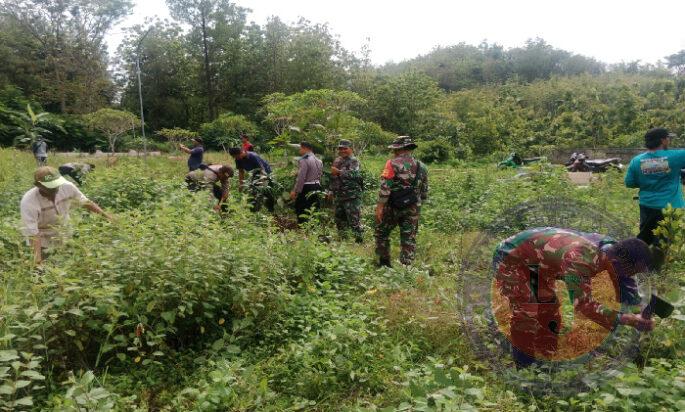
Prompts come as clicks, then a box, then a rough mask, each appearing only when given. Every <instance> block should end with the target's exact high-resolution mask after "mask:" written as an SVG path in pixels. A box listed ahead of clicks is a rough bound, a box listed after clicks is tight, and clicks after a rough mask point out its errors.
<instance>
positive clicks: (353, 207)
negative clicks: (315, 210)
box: [331, 140, 364, 243]
mask: <svg viewBox="0 0 685 412" xmlns="http://www.w3.org/2000/svg"><path fill="white" fill-rule="evenodd" d="M331 175H332V177H331V194H332V195H333V199H334V202H335V225H336V226H337V227H338V232H339V233H340V237H342V238H345V237H346V229H347V228H348V227H349V228H351V229H352V231H353V233H354V239H355V241H356V242H357V243H362V242H363V241H364V231H363V229H362V225H361V210H362V191H363V190H364V188H363V185H362V179H361V174H360V171H359V160H357V158H356V157H354V151H353V150H352V143H351V142H350V141H349V140H341V141H340V143H339V144H338V158H336V159H335V160H334V161H333V166H332V167H331Z"/></svg>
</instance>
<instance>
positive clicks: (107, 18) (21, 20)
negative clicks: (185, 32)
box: [0, 0, 132, 113]
mask: <svg viewBox="0 0 685 412" xmlns="http://www.w3.org/2000/svg"><path fill="white" fill-rule="evenodd" d="M131 8H132V2H131V0H99V1H88V0H0V14H1V15H2V16H4V20H6V21H9V22H11V24H12V27H13V29H14V30H15V33H16V34H15V35H14V36H7V37H5V38H4V39H3V41H4V44H5V47H7V48H9V49H10V50H15V51H16V52H24V53H27V57H28V58H33V59H34V63H33V64H32V65H31V67H30V70H31V72H32V73H35V76H37V77H38V78H40V90H38V91H37V95H38V97H39V98H40V100H41V102H43V103H44V104H45V106H46V107H49V105H56V109H57V110H59V111H60V112H61V113H66V112H76V113H84V112H88V111H91V110H94V109H96V108H97V107H102V106H103V105H104V103H106V102H107V101H108V100H110V99H111V97H112V90H111V89H112V83H111V80H110V78H109V75H108V73H107V58H106V45H105V43H104V38H105V35H106V34H107V32H108V31H109V30H110V29H111V28H112V26H114V25H115V24H116V23H117V22H118V21H120V20H121V19H122V18H123V17H124V16H126V15H127V14H128V13H129V12H130V10H131ZM25 39H30V43H27V41H26V40H25Z"/></svg>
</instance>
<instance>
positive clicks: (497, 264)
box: [493, 228, 654, 366]
mask: <svg viewBox="0 0 685 412" xmlns="http://www.w3.org/2000/svg"><path fill="white" fill-rule="evenodd" d="M651 265H652V257H651V252H650V249H649V247H648V246H647V244H646V243H644V242H643V241H641V240H639V239H627V240H623V241H620V242H616V241H615V240H613V239H611V238H609V237H606V236H603V235H599V234H596V233H582V232H577V231H573V230H567V229H557V228H537V229H530V230H526V231H524V232H521V233H519V234H517V235H514V236H512V237H510V238H508V239H506V240H505V241H503V242H501V243H500V244H499V246H498V247H497V249H496V251H495V256H494V259H493V270H494V271H495V284H496V286H497V291H498V292H499V293H500V294H501V295H503V296H504V297H506V298H507V300H508V301H509V307H510V309H511V312H512V317H511V344H512V346H513V351H514V359H515V361H516V363H517V364H518V365H519V366H527V365H530V364H531V363H533V362H534V361H536V360H548V359H550V358H553V356H554V354H555V353H556V352H557V350H558V339H559V335H560V332H561V331H562V329H568V326H569V325H562V319H561V315H560V313H559V310H560V307H561V304H560V302H559V301H558V300H557V294H556V290H555V288H556V287H555V282H556V281H558V280H561V281H563V282H564V283H565V284H566V286H567V289H568V292H569V293H568V294H569V298H570V301H571V302H572V304H573V309H574V311H578V312H580V313H582V314H583V315H584V316H585V317H586V318H588V319H590V320H591V321H593V322H595V323H597V324H599V325H601V326H602V327H604V328H605V329H607V330H613V329H614V328H615V327H616V326H617V325H619V324H621V325H628V326H631V327H634V328H636V329H638V330H643V331H650V330H652V329H653V328H654V322H653V321H652V320H650V319H644V318H642V317H641V316H640V315H635V314H632V313H620V312H618V311H616V310H613V309H610V308H608V307H606V306H604V305H602V304H601V303H599V302H597V301H596V300H594V299H593V297H592V278H594V277H595V276H596V275H598V274H599V273H602V272H604V271H606V272H608V273H609V276H610V278H611V280H612V283H613V285H614V289H615V298H616V301H618V302H620V303H625V304H628V305H636V304H638V303H639V302H640V296H639V293H638V291H637V284H636V282H635V278H634V277H635V275H636V274H638V273H644V272H647V271H648V270H649V268H650V267H651Z"/></svg>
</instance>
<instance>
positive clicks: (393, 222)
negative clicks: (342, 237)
mask: <svg viewBox="0 0 685 412" xmlns="http://www.w3.org/2000/svg"><path fill="white" fill-rule="evenodd" d="M416 147H417V146H416V144H415V143H414V142H413V141H412V139H411V138H410V137H408V136H400V137H398V138H397V139H395V141H394V142H393V144H392V145H390V146H389V147H388V148H390V149H392V150H393V152H394V157H393V158H392V159H390V160H388V162H387V163H386V164H385V168H384V169H383V173H382V175H381V189H380V193H379V196H378V203H377V204H376V232H375V237H376V254H377V255H378V259H379V264H380V265H381V266H390V233H391V232H392V230H393V229H394V228H395V226H399V227H400V245H401V249H402V250H401V252H400V262H401V263H402V264H404V265H409V264H411V262H412V261H413V260H414V253H415V250H416V234H417V232H418V229H419V217H420V214H421V203H422V201H423V200H426V198H427V195H428V170H427V169H426V166H425V165H424V164H423V163H421V162H420V161H418V160H417V159H415V158H414V157H413V156H412V150H414V149H416Z"/></svg>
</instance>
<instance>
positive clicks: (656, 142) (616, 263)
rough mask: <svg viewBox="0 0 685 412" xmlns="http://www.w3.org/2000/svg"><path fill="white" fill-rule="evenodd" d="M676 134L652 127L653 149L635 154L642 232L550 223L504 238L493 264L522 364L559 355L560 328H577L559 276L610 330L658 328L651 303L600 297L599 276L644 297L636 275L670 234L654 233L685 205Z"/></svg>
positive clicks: (633, 178)
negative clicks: (565, 315)
mask: <svg viewBox="0 0 685 412" xmlns="http://www.w3.org/2000/svg"><path fill="white" fill-rule="evenodd" d="M673 137H674V135H673V134H671V133H669V131H668V130H667V129H664V128H655V129H651V130H649V131H648V132H647V133H646V134H645V147H646V148H647V151H646V152H645V153H642V154H640V155H638V156H636V157H635V158H633V159H632V160H631V162H630V165H629V167H628V170H627V173H626V176H625V185H626V186H627V187H629V188H637V189H639V190H640V193H639V199H640V232H639V234H638V235H637V237H636V238H631V239H625V240H622V241H616V240H614V239H611V238H610V237H608V236H604V235H600V234H596V233H582V232H578V231H574V230H569V229H565V228H551V227H548V228H534V229H529V230H526V231H523V232H521V233H518V234H516V235H514V236H512V237H510V238H508V239H506V240H504V241H502V242H501V243H500V244H499V245H498V246H497V248H496V250H495V254H494V258H493V262H492V270H493V272H494V278H495V283H496V286H497V290H498V293H500V294H501V295H502V296H504V297H505V298H506V300H507V301H508V304H509V308H510V310H511V314H512V315H511V319H510V325H511V336H510V342H511V344H512V352H513V356H514V360H515V361H516V364H517V365H518V366H522V367H526V366H529V365H530V364H532V363H535V362H539V361H545V360H550V359H553V358H554V357H555V355H558V353H557V352H558V351H559V349H560V348H559V346H558V345H559V338H560V336H561V335H563V334H564V333H567V332H568V331H569V330H570V329H571V328H570V325H564V324H563V323H564V322H563V321H562V317H561V315H560V308H561V302H560V301H559V298H558V295H557V289H556V287H557V286H556V282H557V281H562V282H563V283H564V284H565V285H566V288H567V290H568V295H569V299H568V300H569V301H570V302H572V304H573V307H574V311H575V310H577V311H578V312H580V313H582V314H583V315H584V316H585V317H586V318H588V319H590V320H592V321H593V322H595V323H597V324H598V325H601V326H602V327H603V328H605V329H606V330H609V331H610V330H613V329H614V328H616V327H617V326H618V325H627V326H630V327H633V328H635V329H638V330H641V331H651V330H652V329H653V328H654V321H653V320H652V319H651V310H649V308H648V307H647V308H644V309H643V310H642V312H641V313H640V314H636V313H633V312H632V311H630V310H626V311H624V312H621V311H618V310H615V309H611V308H610V307H609V306H607V305H605V304H602V303H600V302H598V301H597V300H595V299H594V298H593V294H592V292H593V291H592V279H593V278H595V277H596V276H598V275H599V274H601V273H607V274H608V275H609V278H610V279H611V282H612V284H613V288H614V296H616V298H617V299H616V300H617V303H620V304H621V307H627V308H630V307H635V306H637V305H639V304H640V303H641V301H642V299H641V296H640V293H639V291H638V287H637V282H636V280H635V279H636V275H638V274H640V273H645V272H649V271H652V270H655V269H657V268H658V267H659V266H660V264H661V262H662V260H663V250H662V247H663V246H664V241H666V240H667V239H664V238H663V237H662V236H657V235H656V234H655V233H658V232H655V229H657V227H658V226H659V224H660V223H661V222H662V221H663V220H664V214H663V210H664V209H665V208H666V207H668V206H669V205H670V206H672V207H674V208H683V207H685V200H684V199H683V187H682V183H681V180H680V171H681V169H683V168H685V150H670V149H669V146H670V143H671V139H672V138H673ZM648 306H649V305H648ZM587 349H588V352H589V350H591V349H592V348H587Z"/></svg>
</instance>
